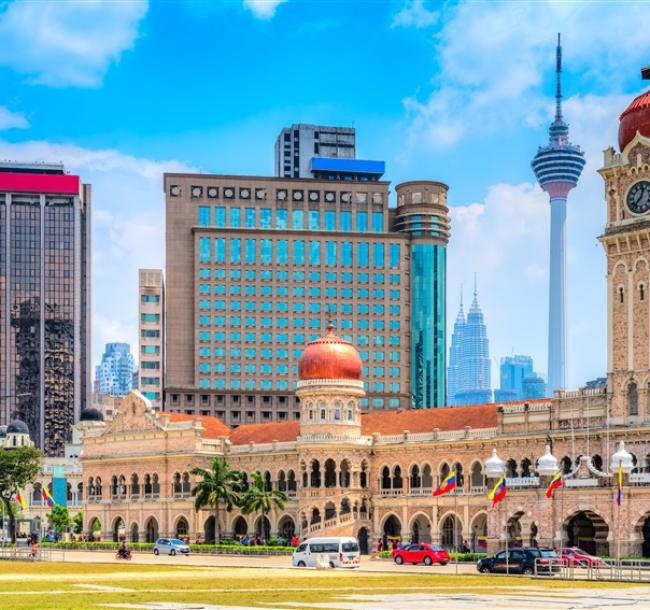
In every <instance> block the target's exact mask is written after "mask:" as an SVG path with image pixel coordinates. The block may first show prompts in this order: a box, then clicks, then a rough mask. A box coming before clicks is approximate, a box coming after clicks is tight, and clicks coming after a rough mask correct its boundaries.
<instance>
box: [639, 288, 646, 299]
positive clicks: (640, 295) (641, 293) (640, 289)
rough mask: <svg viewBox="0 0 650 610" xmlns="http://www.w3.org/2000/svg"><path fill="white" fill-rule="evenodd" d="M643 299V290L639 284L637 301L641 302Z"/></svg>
mask: <svg viewBox="0 0 650 610" xmlns="http://www.w3.org/2000/svg"><path fill="white" fill-rule="evenodd" d="M644 297H645V289H644V287H643V284H639V300H640V301H643V300H644Z"/></svg>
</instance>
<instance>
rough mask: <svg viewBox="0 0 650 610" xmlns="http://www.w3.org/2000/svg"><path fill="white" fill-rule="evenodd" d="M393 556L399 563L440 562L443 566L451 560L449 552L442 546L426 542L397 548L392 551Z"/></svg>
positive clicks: (429, 563)
mask: <svg viewBox="0 0 650 610" xmlns="http://www.w3.org/2000/svg"><path fill="white" fill-rule="evenodd" d="M391 557H392V558H393V561H394V562H395V563H396V564H397V565H402V564H403V563H423V564H424V565H426V566H430V565H431V564H433V563H439V564H440V565H441V566H446V565H447V564H448V563H449V562H450V561H451V558H450V557H449V553H448V552H447V551H445V549H443V548H442V547H441V546H436V545H433V544H424V543H418V544H407V545H405V546H403V547H400V548H398V549H395V550H394V551H393V552H392V553H391Z"/></svg>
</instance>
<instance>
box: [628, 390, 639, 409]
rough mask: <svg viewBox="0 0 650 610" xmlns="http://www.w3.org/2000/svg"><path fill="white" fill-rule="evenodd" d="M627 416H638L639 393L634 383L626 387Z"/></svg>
mask: <svg viewBox="0 0 650 610" xmlns="http://www.w3.org/2000/svg"><path fill="white" fill-rule="evenodd" d="M627 414H628V415H638V414H639V393H638V392H637V389H636V383H634V382H632V383H631V384H630V385H628V386H627Z"/></svg>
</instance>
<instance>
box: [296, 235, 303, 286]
mask: <svg viewBox="0 0 650 610" xmlns="http://www.w3.org/2000/svg"><path fill="white" fill-rule="evenodd" d="M293 264H294V265H304V264H305V242H304V241H303V240H302V239H297V240H295V241H294V242H293ZM294 279H295V278H294Z"/></svg>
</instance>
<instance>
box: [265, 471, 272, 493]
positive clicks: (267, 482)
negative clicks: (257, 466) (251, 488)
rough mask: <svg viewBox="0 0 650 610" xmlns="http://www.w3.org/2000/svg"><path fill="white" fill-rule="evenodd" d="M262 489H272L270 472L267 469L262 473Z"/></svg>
mask: <svg viewBox="0 0 650 610" xmlns="http://www.w3.org/2000/svg"><path fill="white" fill-rule="evenodd" d="M264 489H266V491H271V490H272V489H273V481H272V480H271V473H270V472H269V471H268V470H267V471H266V472H265V473H264Z"/></svg>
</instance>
